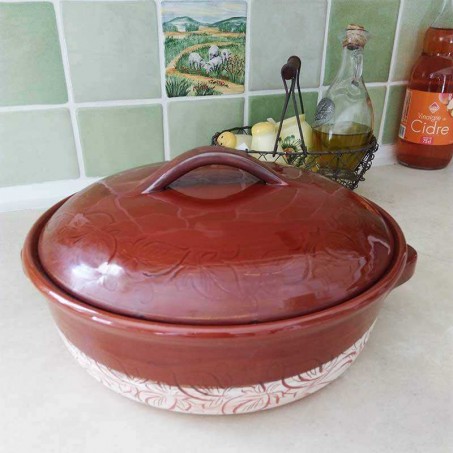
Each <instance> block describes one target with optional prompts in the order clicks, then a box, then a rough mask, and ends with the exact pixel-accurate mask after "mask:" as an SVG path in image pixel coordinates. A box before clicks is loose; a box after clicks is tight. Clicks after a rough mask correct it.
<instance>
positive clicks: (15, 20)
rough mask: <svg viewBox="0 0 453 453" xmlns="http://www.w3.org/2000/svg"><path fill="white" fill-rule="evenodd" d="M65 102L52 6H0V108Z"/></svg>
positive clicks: (9, 4) (1, 4) (61, 67)
mask: <svg viewBox="0 0 453 453" xmlns="http://www.w3.org/2000/svg"><path fill="white" fill-rule="evenodd" d="M67 99H68V98H67V93H66V83H65V78H64V71H63V64H62V61H61V52H60V45H59V42H58V33H57V24H56V21H55V11H54V8H53V5H52V3H41V2H37V3H0V106H6V105H32V104H63V103H65V102H66V101H67Z"/></svg>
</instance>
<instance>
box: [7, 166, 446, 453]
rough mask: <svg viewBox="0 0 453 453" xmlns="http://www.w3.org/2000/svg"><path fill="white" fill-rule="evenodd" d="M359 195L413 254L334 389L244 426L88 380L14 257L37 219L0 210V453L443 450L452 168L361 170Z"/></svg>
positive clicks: (243, 421) (245, 418)
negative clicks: (408, 272) (410, 267)
mask: <svg viewBox="0 0 453 453" xmlns="http://www.w3.org/2000/svg"><path fill="white" fill-rule="evenodd" d="M358 192H359V193H361V194H363V195H364V196H366V197H368V198H370V199H371V200H373V201H375V202H377V203H378V204H379V205H381V206H382V207H383V208H384V209H386V210H388V211H389V212H390V214H392V215H393V216H394V217H395V219H396V220H397V221H398V222H399V224H400V225H401V227H402V229H403V231H404V233H405V235H406V238H407V241H408V242H409V243H410V244H411V245H413V246H414V247H415V248H416V249H417V251H418V253H419V262H418V268H417V272H416V274H415V276H414V277H413V279H412V280H410V281H409V282H408V283H406V284H405V285H403V286H401V287H400V288H398V289H396V290H394V291H393V292H392V293H391V294H390V296H389V297H388V299H387V302H386V304H385V306H384V307H383V309H382V311H381V314H380V316H379V319H378V322H377V324H376V326H375V328H374V330H373V332H372V335H371V338H370V340H369V342H368V344H367V346H366V347H365V349H364V351H363V353H362V354H361V355H360V357H359V358H358V359H357V361H356V362H355V364H354V365H353V366H352V367H351V368H350V369H349V370H348V371H347V372H346V373H345V374H344V375H343V376H342V377H340V378H339V379H338V380H336V381H335V382H334V383H332V384H331V385H329V386H328V387H326V388H325V389H324V390H321V391H320V392H319V393H316V394H314V395H312V396H310V397H308V398H306V399H304V400H302V401H299V402H296V403H293V404H290V405H288V406H284V407H282V408H279V409H274V410H270V411H267V412H261V413H256V414H250V415H242V416H218V417H215V416H214V417H213V416H211V417H208V416H195V415H180V414H175V413H170V412H166V411H161V410H157V409H151V408H148V407H146V406H144V405H140V404H138V403H134V402H131V401H129V400H127V399H125V398H123V397H121V396H119V395H117V394H115V393H113V392H111V391H109V390H108V389H106V388H104V387H103V386H101V385H100V384H98V383H97V382H96V381H95V380H94V379H92V378H91V377H90V376H89V375H88V374H86V372H85V371H84V370H83V369H82V368H80V367H79V365H77V364H76V363H75V361H74V360H73V359H72V358H71V357H70V355H69V353H68V352H67V350H66V349H65V346H64V345H63V343H62V342H61V340H60V338H59V336H58V334H57V331H56V329H55V327H54V324H53V321H52V318H51V316H50V313H49V311H48V310H47V307H46V304H45V302H44V300H43V299H42V298H41V296H40V295H39V294H38V292H37V291H36V290H35V289H34V287H32V285H31V284H30V283H29V282H28V281H27V280H26V278H25V276H24V275H23V273H22V269H21V264H20V259H19V253H20V249H21V246H22V242H23V239H24V237H25V234H26V233H27V231H28V230H29V228H30V226H31V225H32V223H33V222H34V221H35V219H36V218H37V217H38V215H39V214H40V212H41V211H37V210H28V211H17V212H10V213H3V214H0V452H1V453H13V452H14V453H16V452H27V453H28V452H33V453H34V452H39V453H40V452H43V453H52V452H58V453H66V452H77V453H82V452H102V453H104V452H108V453H113V452H121V453H126V452H127V453H140V452H152V453H158V452H165V453H166V452H181V451H184V452H205V451H206V452H216V453H217V452H247V453H249V452H301V453H302V452H308V451H310V452H312V451H315V452H320V453H324V452H328V453H329V452H335V453H341V452H348V453H351V452H360V453H363V452H364V453H374V452H377V453H388V452H397V453H405V452H410V453H416V452H424V453H427V452H436V453H437V452H445V453H447V452H452V451H453V171H452V169H451V168H449V169H446V170H441V171H434V172H427V171H416V170H411V169H407V168H403V167H401V166H396V165H395V166H385V167H378V168H375V169H372V170H370V172H369V173H368V174H367V180H366V181H365V182H364V183H362V185H361V187H360V188H359V189H358Z"/></svg>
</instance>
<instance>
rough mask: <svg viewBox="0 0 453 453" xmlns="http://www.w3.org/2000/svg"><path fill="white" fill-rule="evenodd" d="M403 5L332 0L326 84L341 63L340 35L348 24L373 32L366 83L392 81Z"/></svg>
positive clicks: (367, 50) (384, 1)
mask: <svg viewBox="0 0 453 453" xmlns="http://www.w3.org/2000/svg"><path fill="white" fill-rule="evenodd" d="M420 1H423V0H420ZM399 5H400V1H399V0H332V9H331V12H330V20H329V38H328V46H327V56H326V73H325V77H324V83H325V84H326V85H328V84H330V83H331V82H332V79H333V77H334V76H335V73H336V71H337V70H338V67H339V65H340V61H341V49H342V48H341V41H340V36H341V33H342V30H343V29H344V28H346V26H347V25H348V24H360V25H363V26H364V27H365V28H366V29H367V30H368V31H369V32H370V34H371V39H370V40H369V41H368V43H367V44H366V46H365V52H364V58H363V60H364V70H363V78H364V79H365V82H386V81H387V80H388V75H389V70H390V60H391V58H392V49H393V42H394V38H395V29H396V21H397V19H398V9H399Z"/></svg>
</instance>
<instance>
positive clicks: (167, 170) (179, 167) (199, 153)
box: [141, 146, 288, 194]
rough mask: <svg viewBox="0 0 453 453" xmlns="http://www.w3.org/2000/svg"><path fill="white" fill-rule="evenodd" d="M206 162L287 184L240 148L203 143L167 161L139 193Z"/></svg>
mask: <svg viewBox="0 0 453 453" xmlns="http://www.w3.org/2000/svg"><path fill="white" fill-rule="evenodd" d="M206 165H227V166H229V167H234V168H239V169H241V170H244V171H246V172H248V173H250V174H251V175H252V176H255V177H256V178H258V179H261V180H262V181H263V182H265V183H266V184H270V185H274V186H287V185H288V183H287V182H286V181H285V180H284V179H283V178H282V176H280V175H279V174H278V173H277V172H276V171H274V170H272V169H271V168H270V167H268V166H267V165H264V164H263V163H262V162H260V161H259V160H257V159H255V158H254V157H251V156H248V155H247V154H246V153H245V152H243V151H236V150H233V149H230V148H224V147H221V146H202V147H200V148H195V149H192V150H191V151H187V152H185V153H184V154H181V155H180V156H178V157H176V158H175V159H173V160H171V161H169V162H167V163H166V164H165V165H163V166H162V167H160V168H159V169H158V170H156V171H155V172H154V173H153V174H152V175H151V176H150V177H149V178H148V179H146V181H145V182H144V183H143V185H142V186H144V187H145V188H144V190H141V193H142V194H147V193H153V192H159V191H162V190H165V189H166V188H167V187H168V186H169V185H170V184H172V183H173V182H175V181H176V180H177V179H179V178H180V177H181V176H184V175H185V174H186V173H189V172H190V171H192V170H195V169H196V168H199V167H204V166H206Z"/></svg>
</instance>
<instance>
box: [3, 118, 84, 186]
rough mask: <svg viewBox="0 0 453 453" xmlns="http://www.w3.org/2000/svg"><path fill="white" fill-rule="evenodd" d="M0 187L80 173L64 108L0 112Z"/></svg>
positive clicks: (69, 122) (70, 177)
mask: <svg viewBox="0 0 453 453" xmlns="http://www.w3.org/2000/svg"><path fill="white" fill-rule="evenodd" d="M0 140H1V144H0V187H3V186H11V185H16V184H31V183H37V182H44V181H54V180H60V179H72V178H77V177H78V176H79V167H78V164H77V155H76V150H75V146H74V140H73V136H72V128H71V120H70V116H69V112H68V110H66V109H55V110H49V111H39V110H38V111H31V112H12V113H0Z"/></svg>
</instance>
